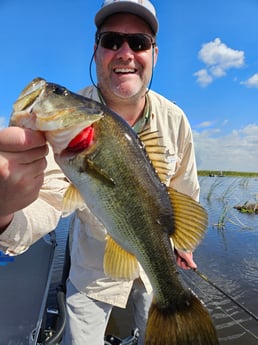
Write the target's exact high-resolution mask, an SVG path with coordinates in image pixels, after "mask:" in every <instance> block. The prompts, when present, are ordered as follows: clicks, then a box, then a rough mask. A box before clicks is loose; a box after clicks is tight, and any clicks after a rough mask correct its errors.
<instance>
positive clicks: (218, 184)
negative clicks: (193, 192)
mask: <svg viewBox="0 0 258 345" xmlns="http://www.w3.org/2000/svg"><path fill="white" fill-rule="evenodd" d="M222 183H223V181H222V180H221V179H215V181H214V182H213V183H212V184H211V186H210V189H209V191H208V193H207V196H206V199H207V201H208V202H210V201H211V196H212V195H213V193H214V190H215V189H216V188H217V187H218V186H220V185H221V184H222Z"/></svg>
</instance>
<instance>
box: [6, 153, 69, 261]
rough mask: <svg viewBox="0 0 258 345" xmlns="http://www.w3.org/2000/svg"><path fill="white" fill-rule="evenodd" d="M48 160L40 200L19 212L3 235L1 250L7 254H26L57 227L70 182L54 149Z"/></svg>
mask: <svg viewBox="0 0 258 345" xmlns="http://www.w3.org/2000/svg"><path fill="white" fill-rule="evenodd" d="M47 160H48V166H47V169H46V172H45V178H44V183H43V186H42V188H41V190H40V193H39V197H38V199H37V200H36V201H34V202H33V203H32V204H30V205H29V206H27V207H26V208H24V209H23V210H20V211H17V212H16V213H15V215H14V218H13V220H12V222H11V223H10V225H9V226H8V228H7V229H6V230H5V231H4V232H3V233H2V234H1V235H0V250H1V251H3V252H5V253H6V254H10V255H17V254H21V253H23V252H24V251H26V250H27V249H28V248H29V247H30V246H31V245H32V244H33V243H34V242H36V241H37V240H38V239H40V238H41V237H43V236H44V235H46V234H47V233H49V232H50V231H52V230H54V229H55V228H56V226H57V223H58V221H59V219H60V216H61V211H62V198H63V194H64V192H65V190H66V188H67V187H68V181H67V179H66V178H65V176H64V174H63V173H62V172H61V170H60V168H59V167H58V165H57V164H56V163H55V161H54V158H53V153H52V150H51V149H50V153H49V155H48V157H47Z"/></svg>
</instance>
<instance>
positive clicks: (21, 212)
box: [0, 0, 199, 345]
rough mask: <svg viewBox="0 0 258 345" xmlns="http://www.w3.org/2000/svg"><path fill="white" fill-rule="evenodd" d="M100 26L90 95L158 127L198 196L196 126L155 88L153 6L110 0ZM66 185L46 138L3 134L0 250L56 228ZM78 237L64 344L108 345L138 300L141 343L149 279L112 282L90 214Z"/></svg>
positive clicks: (80, 220) (175, 182)
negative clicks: (111, 325) (119, 313)
mask: <svg viewBox="0 0 258 345" xmlns="http://www.w3.org/2000/svg"><path fill="white" fill-rule="evenodd" d="M95 24H96V26H97V33H96V42H95V46H94V59H95V62H96V68H97V79H98V81H97V86H90V87H88V88H85V89H84V90H82V91H81V94H82V95H84V96H87V97H90V98H93V99H95V100H98V101H101V102H103V103H105V104H106V105H107V106H108V107H109V108H111V109H112V110H113V111H115V112H117V113H118V114H119V115H120V116H121V117H123V118H124V119H125V120H126V121H127V122H128V123H129V124H130V125H131V126H132V127H133V128H134V129H135V131H137V132H139V131H141V130H142V129H143V128H147V127H150V128H151V130H158V131H159V132H160V135H161V136H162V140H163V144H164V145H165V146H166V147H167V148H168V150H169V152H170V155H171V157H172V159H171V160H170V175H171V178H170V179H169V181H168V185H170V186H171V187H173V188H175V189H177V190H178V191H181V192H183V193H186V194H189V195H191V196H192V197H193V198H194V199H196V200H197V199H198V197H199V184H198V180H197V171H196V164H195V158H194V151H193V141H192V134H191V130H190V127H189V124H188V121H187V119H186V117H185V115H184V113H183V112H182V110H181V109H179V108H178V107H177V106H176V105H175V104H173V103H172V102H170V101H168V100H167V99H165V98H164V97H162V96H161V95H158V94H157V93H154V92H153V91H151V90H149V87H150V83H151V79H152V73H153V68H154V66H155V64H156V61H157V55H158V47H157V45H156V34H157V31H158V20H157V18H156V12H155V9H154V7H153V5H152V4H151V3H150V2H149V1H148V0H142V1H136V0H130V1H115V0H106V1H105V2H104V4H103V6H102V8H101V9H100V10H99V11H98V13H97V14H96V17H95ZM46 157H47V160H46ZM43 180H44V183H43ZM42 183H43V185H42ZM66 187H67V182H66V181H65V179H64V176H63V174H62V173H61V172H60V169H59V168H58V167H57V166H56V165H55V163H54V161H53V158H52V154H51V152H50V153H49V154H48V148H47V145H46V142H45V138H44V136H43V135H42V134H41V133H37V132H33V131H30V130H23V129H21V128H15V127H14V128H7V129H4V130H3V131H1V133H0V199H1V207H0V232H2V234H1V235H0V250H4V251H5V252H7V253H11V254H19V253H21V252H23V251H24V250H26V249H27V248H28V247H29V246H30V245H31V244H32V243H34V242H35V241H36V240H37V239H39V238H40V237H41V236H43V235H44V234H45V233H47V232H49V231H50V230H52V229H54V228H55V226H56V224H57V222H58V219H59V217H60V208H61V206H60V205H61V199H62V195H63V192H64V190H65V188H66ZM3 200H4V202H3ZM71 234H72V235H71V236H72V244H71V269H70V274H69V279H68V283H67V312H68V320H67V327H66V331H65V335H64V339H63V342H62V344H65V345H68V344H69V345H70V344H76V345H82V344H84V345H85V344H94V345H101V344H103V342H104V341H103V338H104V332H105V328H106V325H107V322H108V319H109V315H110V312H111V309H112V306H113V305H115V306H119V307H123V308H124V307H125V306H126V303H127V301H128V298H130V299H131V300H132V301H133V305H134V306H135V312H134V316H135V322H136V326H137V327H138V328H139V329H140V334H141V335H140V339H139V342H138V344H139V345H142V344H143V343H144V331H145V324H146V319H147V316H148V308H149V305H150V302H151V287H150V285H149V282H148V279H147V277H146V275H145V273H144V272H141V276H140V278H139V279H136V280H135V281H129V282H128V281H114V280H112V279H110V278H109V277H106V276H105V274H104V272H103V253H104V247H105V238H106V230H105V228H104V227H103V225H102V224H101V223H100V222H99V221H98V220H97V219H96V218H95V217H94V216H93V215H92V214H91V213H90V211H89V210H88V209H87V208H85V209H84V210H83V211H77V212H76V214H75V215H74V218H73V220H72V231H71ZM176 255H177V262H178V264H179V265H180V266H182V267H184V268H188V267H192V268H195V267H196V264H195V263H194V261H193V258H192V253H183V252H178V251H176Z"/></svg>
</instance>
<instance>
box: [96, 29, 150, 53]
mask: <svg viewBox="0 0 258 345" xmlns="http://www.w3.org/2000/svg"><path fill="white" fill-rule="evenodd" d="M124 42H127V43H128V44H129V47H130V48H131V49H132V50H133V51H134V52H139V51H142V50H149V49H150V48H151V47H154V46H155V41H154V38H153V37H152V36H151V35H148V34H142V33H139V34H138V33H136V34H124V33H120V32H112V31H107V32H101V33H97V35H96V44H97V45H98V44H100V45H101V47H102V48H105V49H110V50H114V51H116V50H118V49H119V48H121V47H122V45H123V44H124Z"/></svg>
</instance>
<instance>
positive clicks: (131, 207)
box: [11, 78, 218, 345]
mask: <svg viewBox="0 0 258 345" xmlns="http://www.w3.org/2000/svg"><path fill="white" fill-rule="evenodd" d="M11 125H16V126H21V127H27V128H31V129H34V130H39V131H43V132H45V135H46V138H47V140H48V141H49V143H50V145H51V146H52V148H53V151H54V154H55V159H56V162H57V163H58V164H59V166H60V168H61V169H62V170H63V172H64V174H65V175H66V176H67V177H68V179H69V180H70V181H71V186H70V187H69V189H68V190H67V192H66V194H65V197H64V209H65V211H66V212H69V210H72V209H73V208H74V207H75V206H76V207H80V205H82V203H86V204H87V206H88V207H89V208H90V210H91V211H92V212H93V213H94V215H95V216H96V217H97V218H99V219H100V221H101V222H102V223H103V224H104V226H105V227H106V229H107V232H108V238H107V243H106V249H105V255H104V263H103V265H104V270H105V273H106V274H107V275H109V276H110V277H112V278H114V279H135V278H137V277H138V276H139V267H138V266H139V265H138V262H139V263H140V264H141V266H142V267H143V269H144V271H145V272H146V274H147V276H148V278H149V280H150V282H151V285H152V288H153V295H154V297H153V302H152V305H151V308H150V311H149V317H148V323H147V328H146V336H145V344H146V345H217V344H218V339H217V335H216V330H215V327H214V325H213V323H212V320H211V318H210V315H209V313H208V311H207V310H206V308H205V307H204V306H203V304H202V303H201V302H200V301H199V299H198V298H197V297H196V296H195V295H194V294H193V293H192V292H191V291H190V290H188V289H185V288H184V287H183V285H182V284H181V282H180V280H179V278H178V274H177V268H176V262H175V255H174V251H173V248H172V245H171V238H172V239H173V243H174V245H175V247H176V248H177V249H181V250H189V251H192V250H194V249H195V247H196V246H197V245H198V244H199V242H200V241H201V239H202V238H203V236H204V233H205V230H206V226H207V214H206V212H205V210H204V209H203V208H202V207H201V206H200V204H199V203H197V202H196V201H194V200H193V199H192V198H191V197H189V196H187V195H184V194H181V193H179V192H177V191H176V190H173V189H171V188H168V187H166V185H165V183H164V181H165V179H166V177H167V173H168V169H167V162H166V159H165V158H166V157H165V156H166V151H165V148H164V147H162V146H160V145H159V144H158V142H159V138H158V133H151V132H143V133H141V134H140V135H139V136H137V135H136V134H135V132H134V131H133V130H132V128H131V127H130V126H129V125H128V124H127V123H126V122H125V121H124V120H123V119H122V118H121V117H120V116H119V115H117V114H115V113H114V112H112V111H110V110H109V109H108V108H107V107H105V106H104V105H102V104H100V103H98V102H95V101H93V100H91V99H87V98H85V97H82V96H80V95H77V94H75V93H72V92H70V91H68V90H67V89H66V88H64V87H62V86H59V85H57V84H53V83H49V82H46V81H45V80H43V79H40V78H37V79H35V80H33V81H32V82H31V83H30V84H29V85H28V86H27V87H26V88H25V89H24V90H23V91H22V93H21V95H20V96H19V98H18V100H17V101H16V102H15V103H14V110H13V114H12V117H11Z"/></svg>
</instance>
